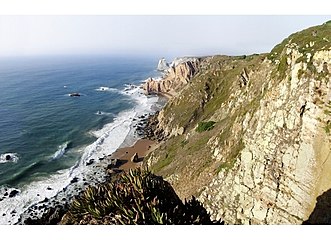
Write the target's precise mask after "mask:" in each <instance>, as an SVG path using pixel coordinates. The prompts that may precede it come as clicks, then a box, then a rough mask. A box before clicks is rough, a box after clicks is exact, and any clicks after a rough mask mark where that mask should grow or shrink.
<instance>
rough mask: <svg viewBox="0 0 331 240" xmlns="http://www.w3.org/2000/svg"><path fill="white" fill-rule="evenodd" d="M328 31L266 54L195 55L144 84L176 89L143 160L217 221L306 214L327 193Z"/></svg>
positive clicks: (280, 220)
mask: <svg viewBox="0 0 331 240" xmlns="http://www.w3.org/2000/svg"><path fill="white" fill-rule="evenodd" d="M330 36H331V23H330V22H328V23H325V24H323V25H321V26H316V27H312V28H309V29H306V30H304V31H301V32H298V33H295V34H292V35H291V36H289V37H288V38H286V39H285V40H284V41H283V42H282V43H280V44H279V45H277V46H276V47H275V48H274V49H273V50H272V51H271V53H269V54H260V55H257V54H256V55H250V56H238V57H228V56H213V57H207V58H202V59H198V58H194V59H190V60H188V61H182V62H180V63H178V64H174V65H173V66H170V68H169V70H168V73H167V75H166V77H165V78H164V79H162V80H160V81H155V80H149V81H147V82H146V83H145V85H144V88H145V90H146V91H147V92H148V93H151V92H171V91H175V92H177V94H176V96H174V97H173V98H172V99H171V100H169V102H168V103H167V105H166V106H165V108H164V109H163V110H162V111H161V112H160V113H159V115H158V116H157V117H156V118H155V119H156V123H157V126H156V131H157V132H158V133H162V134H163V136H164V139H166V140H165V141H163V142H161V144H160V147H159V148H158V149H157V150H155V151H154V152H153V153H151V154H150V155H149V157H148V159H147V160H146V161H145V164H146V165H147V166H149V167H150V168H151V169H152V170H153V171H154V172H155V173H157V174H161V175H162V176H164V177H165V178H166V179H167V180H168V181H169V182H170V183H171V184H172V185H173V186H174V189H175V190H176V192H177V193H178V194H179V196H180V197H181V198H182V199H184V198H187V197H189V196H191V195H192V194H193V195H195V196H196V197H198V198H199V199H200V201H202V202H203V204H204V206H205V207H206V209H207V210H208V211H209V212H210V213H211V215H212V216H213V217H214V219H219V218H222V219H224V220H225V222H226V223H230V224H289V223H291V224H300V223H302V222H303V221H304V220H307V219H308V218H309V216H310V215H311V213H312V212H313V211H314V208H315V205H316V201H317V200H319V199H321V197H322V196H325V195H326V194H324V195H323V193H325V192H326V191H328V190H329V189H331V154H330V153H331V151H330V143H331V74H330V73H331V37H330ZM188 82H189V83H190V84H187V83H188ZM319 196H320V197H319ZM318 197H319V198H318ZM320 202H323V201H320ZM318 206H319V212H321V213H323V214H325V216H326V217H329V218H330V216H331V212H330V209H328V208H325V209H323V205H320V204H319V205H318ZM321 209H322V210H321ZM314 212H316V211H314ZM310 219H312V218H310ZM314 219H318V217H317V218H314Z"/></svg>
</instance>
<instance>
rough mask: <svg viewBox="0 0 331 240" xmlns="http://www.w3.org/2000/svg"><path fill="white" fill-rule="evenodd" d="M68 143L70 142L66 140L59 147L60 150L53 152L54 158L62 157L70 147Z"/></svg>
mask: <svg viewBox="0 0 331 240" xmlns="http://www.w3.org/2000/svg"><path fill="white" fill-rule="evenodd" d="M68 144H69V142H65V143H63V144H62V145H60V146H59V147H58V150H57V151H56V152H55V153H54V154H53V156H52V160H55V159H59V158H60V157H62V156H63V155H64V153H65V152H66V150H67V148H68Z"/></svg>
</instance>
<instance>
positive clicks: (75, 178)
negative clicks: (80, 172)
mask: <svg viewBox="0 0 331 240" xmlns="http://www.w3.org/2000/svg"><path fill="white" fill-rule="evenodd" d="M76 182H78V177H74V178H73V179H72V180H71V181H70V183H71V184H72V183H76Z"/></svg>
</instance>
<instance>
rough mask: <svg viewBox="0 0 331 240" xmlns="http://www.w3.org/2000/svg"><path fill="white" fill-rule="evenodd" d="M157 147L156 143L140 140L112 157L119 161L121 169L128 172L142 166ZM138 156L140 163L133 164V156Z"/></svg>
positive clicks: (120, 149)
mask: <svg viewBox="0 0 331 240" xmlns="http://www.w3.org/2000/svg"><path fill="white" fill-rule="evenodd" d="M155 147H156V141H152V140H149V139H139V140H138V141H137V142H136V143H135V144H134V145H133V146H131V147H124V148H119V149H117V150H116V151H115V152H114V153H113V154H112V155H111V156H110V157H111V158H112V159H118V160H117V162H118V163H117V164H119V169H120V170H124V171H127V170H129V169H131V168H136V167H138V166H141V164H142V161H143V159H144V157H145V156H146V155H147V154H148V153H149V152H151V151H153V149H155ZM135 153H137V154H138V159H139V161H138V162H132V161H131V158H132V157H133V155H134V154H135Z"/></svg>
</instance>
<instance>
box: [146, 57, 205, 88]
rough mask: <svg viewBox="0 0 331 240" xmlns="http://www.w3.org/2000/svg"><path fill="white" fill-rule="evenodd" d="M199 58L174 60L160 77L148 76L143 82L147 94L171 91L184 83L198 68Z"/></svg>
mask: <svg viewBox="0 0 331 240" xmlns="http://www.w3.org/2000/svg"><path fill="white" fill-rule="evenodd" d="M199 63H200V59H199V58H183V59H180V60H178V59H177V60H175V61H174V62H173V63H172V64H171V66H170V67H169V68H168V69H167V70H166V71H165V73H164V76H163V77H162V78H161V79H154V78H149V79H147V80H146V82H145V83H144V84H143V89H144V90H145V91H146V93H147V94H152V93H170V94H171V93H173V92H176V91H178V90H180V89H181V88H182V87H183V86H184V85H186V84H187V83H188V82H189V81H190V80H191V79H192V78H193V76H194V75H195V74H196V73H197V72H198V69H199Z"/></svg>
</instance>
